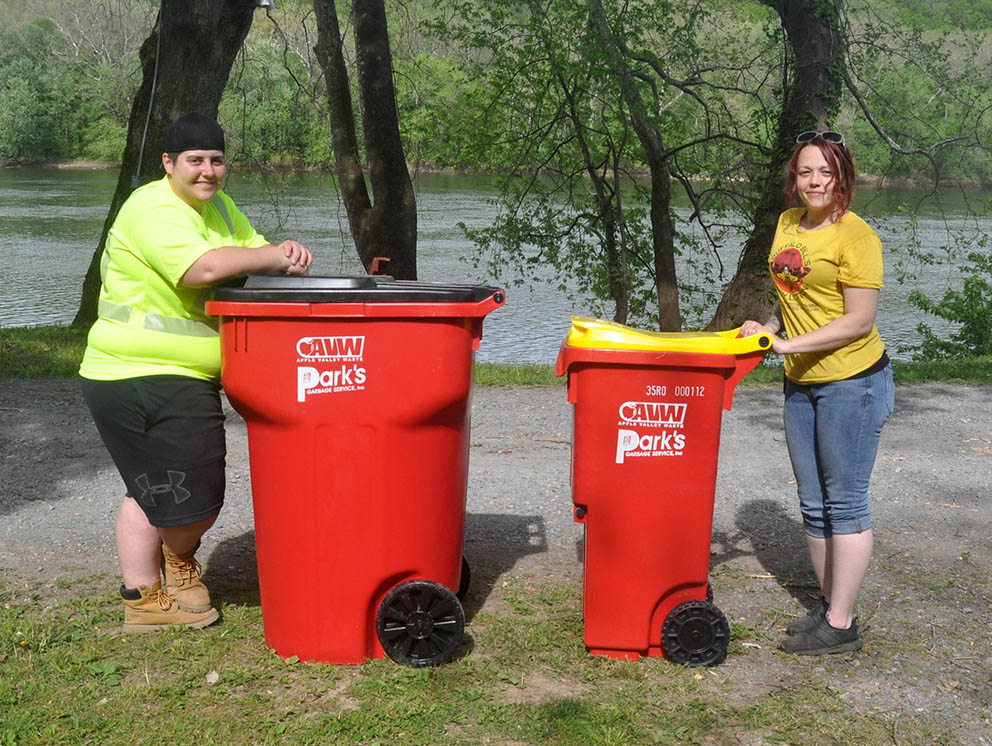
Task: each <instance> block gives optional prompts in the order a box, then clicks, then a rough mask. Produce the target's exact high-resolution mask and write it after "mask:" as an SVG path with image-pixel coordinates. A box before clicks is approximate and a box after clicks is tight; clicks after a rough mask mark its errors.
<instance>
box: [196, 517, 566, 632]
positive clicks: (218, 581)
mask: <svg viewBox="0 0 992 746" xmlns="http://www.w3.org/2000/svg"><path fill="white" fill-rule="evenodd" d="M547 549H548V540H547V531H546V527H545V523H544V518H542V517H541V516H539V515H529V516H517V515H500V514H494V513H469V514H468V515H467V516H466V517H465V552H464V553H465V558H466V560H467V561H468V564H469V571H470V573H471V575H470V582H469V588H468V592H467V593H466V595H465V598H464V599H463V600H462V606H463V608H464V611H465V619H466V621H469V620H470V619H471V618H472V616H474V614H475V612H476V611H478V610H479V609H480V608H481V607H482V606H483V604H485V602H486V599H487V598H489V594H490V593H491V592H492V589H493V586H494V584H495V583H496V580H497V578H499V577H500V576H502V575H503V574H504V573H506V572H508V571H509V570H512V569H513V567H514V566H515V565H516V563H517V562H518V561H519V560H520V559H521V558H523V557H525V556H527V555H531V554H541V553H543V552H546V551H547ZM256 562H257V558H256V555H255V532H254V531H246V532H245V533H243V534H241V535H239V536H235V537H232V538H230V539H225V540H224V541H222V542H220V543H219V544H218V545H217V547H216V548H215V549H214V551H213V552H212V553H211V554H210V557H209V558H208V559H207V563H206V564H207V571H206V573H205V574H204V577H203V582H204V583H205V584H206V585H207V587H209V588H210V591H211V593H212V594H213V595H214V596H215V597H216V598H217V599H219V600H223V601H224V602H226V603H232V604H247V605H258V604H259V603H260V599H259V592H258V566H257V564H256Z"/></svg>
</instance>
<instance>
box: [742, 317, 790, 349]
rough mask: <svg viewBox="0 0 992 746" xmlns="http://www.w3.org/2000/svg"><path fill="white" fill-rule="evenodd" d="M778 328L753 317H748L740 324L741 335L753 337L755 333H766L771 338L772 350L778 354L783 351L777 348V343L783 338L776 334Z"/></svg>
mask: <svg viewBox="0 0 992 746" xmlns="http://www.w3.org/2000/svg"><path fill="white" fill-rule="evenodd" d="M778 333H779V330H778V329H776V328H774V327H773V326H772V325H771V324H762V323H761V322H758V321H754V320H753V319H748V320H747V321H745V322H744V323H743V324H741V332H740V334H741V336H742V337H753V336H754V335H755V334H767V335H768V336H769V337H771V338H772V346H771V350H772V352H777V353H778V354H780V355H781V354H783V351H782V350H781V349H779V344H780V343H781V342H783V341H785V340H783V339H782V338H781V337H779V336H778Z"/></svg>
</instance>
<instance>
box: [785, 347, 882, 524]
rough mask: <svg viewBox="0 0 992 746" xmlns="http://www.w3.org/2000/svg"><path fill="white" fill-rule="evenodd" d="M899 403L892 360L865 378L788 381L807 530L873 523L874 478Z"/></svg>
mask: <svg viewBox="0 0 992 746" xmlns="http://www.w3.org/2000/svg"><path fill="white" fill-rule="evenodd" d="M894 407H895V384H894V383H893V380H892V366H891V365H886V366H885V368H883V369H882V370H880V371H878V372H877V373H874V374H872V375H870V376H866V377H864V378H849V379H845V380H843V381H831V382H829V383H821V384H809V385H803V384H799V383H795V382H793V381H789V380H787V381H786V384H785V415H784V416H785V439H786V443H787V444H788V446H789V458H790V459H791V460H792V471H793V473H794V474H795V476H796V484H797V487H798V491H799V507H800V509H801V510H802V515H803V527H804V529H805V530H806V533H807V534H808V535H810V536H813V537H817V538H824V537H829V536H832V535H833V534H854V533H860V532H862V531H867V530H868V529H870V528H871V512H870V510H869V508H868V482H869V480H870V479H871V472H872V469H873V468H874V466H875V456H876V454H877V453H878V441H879V437H880V436H881V434H882V426H883V425H884V424H885V422H886V420H888V419H889V415H890V414H892V410H893V408H894Z"/></svg>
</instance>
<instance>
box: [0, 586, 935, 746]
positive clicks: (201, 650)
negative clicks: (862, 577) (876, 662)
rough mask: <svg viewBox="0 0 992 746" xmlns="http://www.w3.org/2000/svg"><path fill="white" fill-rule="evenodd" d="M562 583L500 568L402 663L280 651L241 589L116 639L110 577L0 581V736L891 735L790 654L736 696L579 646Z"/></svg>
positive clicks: (906, 738) (434, 740)
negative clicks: (770, 681)
mask: <svg viewBox="0 0 992 746" xmlns="http://www.w3.org/2000/svg"><path fill="white" fill-rule="evenodd" d="M576 585H577V584H576ZM576 585H569V586H565V585H559V584H555V583H548V582H545V581H543V580H541V579H537V578H534V577H530V576H524V575H519V576H517V575H513V576H509V577H508V579H506V581H505V582H503V583H500V584H497V585H496V586H495V587H494V589H493V590H492V592H491V594H490V597H489V598H490V599H492V600H494V601H495V602H496V603H494V604H492V606H493V607H496V608H502V609H505V611H504V612H503V613H500V612H494V611H489V610H487V609H488V607H489V606H490V604H487V606H486V607H484V608H482V609H479V608H477V607H474V608H473V610H474V612H475V613H474V615H473V616H472V617H471V621H470V623H469V625H468V626H467V628H466V633H467V637H468V640H469V641H470V644H466V645H464V649H463V651H462V653H463V654H461V655H459V656H458V657H456V659H455V660H454V661H453V662H452V663H449V664H447V665H445V666H442V667H439V668H435V669H410V668H406V667H403V666H400V665H397V664H395V663H393V662H391V661H388V660H385V659H383V660H376V661H371V662H368V663H366V664H364V665H361V666H347V667H345V666H333V665H326V664H314V663H301V662H298V661H296V660H293V659H290V660H284V659H282V658H279V657H277V656H276V655H275V654H273V653H272V652H270V651H269V650H268V649H267V648H265V646H264V644H263V641H262V640H263V638H262V617H261V610H260V608H259V607H258V606H257V605H256V604H254V603H252V602H248V603H245V604H230V603H229V604H223V603H221V604H220V608H221V611H222V614H223V619H222V621H221V623H219V624H217V625H215V626H213V627H210V628H208V629H205V630H201V631H198V632H185V631H165V632H162V633H157V634H149V635H139V636H126V635H121V634H115V633H113V631H112V630H113V629H114V627H116V626H117V625H119V624H120V614H121V611H120V604H119V600H118V599H117V598H116V596H115V594H114V593H113V591H112V588H113V583H112V581H111V580H110V579H100V578H92V577H91V578H86V579H81V580H80V581H79V582H78V583H76V584H74V587H73V589H72V592H71V594H70V595H66V594H65V593H53V591H52V590H51V589H49V588H45V587H43V586H36V587H27V588H25V587H18V588H13V587H10V586H6V587H5V586H4V585H2V581H0V609H2V611H3V613H2V615H0V744H3V746H35V745H41V744H44V746H55V745H59V744H66V745H77V744H78V745H80V746H82V744H96V743H99V744H106V745H108V746H109V745H113V744H136V743H149V744H150V743H162V742H168V741H176V742H186V741H190V742H196V743H198V744H202V745H203V746H210V745H211V744H216V745H220V744H224V745H225V746H226V745H228V744H234V743H237V744H287V743H291V744H311V743H312V744H323V743H336V744H366V745H367V746H372V745H373V744H383V745H384V744H394V743H402V744H411V745H416V744H451V745H453V746H458V745H461V744H473V745H475V744H500V745H504V744H505V745H511V744H553V745H555V746H580V745H581V746H594V745H597V744H602V745H604V746H608V745H611V744H624V745H628V744H669V745H672V746H674V745H676V744H703V743H707V744H728V745H729V744H737V743H741V742H745V741H746V742H748V743H783V744H793V745H794V746H802V745H804V744H810V745H811V746H812V745H813V744H822V743H836V744H852V743H888V742H890V741H889V740H888V739H889V732H890V730H891V727H892V726H891V721H890V720H888V719H886V718H885V717H884V716H882V715H879V714H873V713H869V714H859V713H858V712H856V710H855V709H853V708H851V707H849V706H848V705H846V704H844V703H843V702H841V701H840V700H838V698H837V696H836V693H835V692H833V691H832V690H829V689H827V688H825V687H824V686H823V685H822V684H818V683H817V679H816V676H815V675H814V674H813V673H812V671H811V670H807V669H804V668H803V667H796V669H795V670H794V671H793V673H792V674H791V675H792V676H793V677H794V678H793V680H792V681H790V685H789V686H788V687H787V688H778V687H776V688H773V689H772V690H771V691H768V692H764V691H763V692H760V693H755V694H748V695H747V696H744V697H742V696H741V693H740V692H735V691H734V690H735V687H736V686H739V684H735V682H733V681H732V680H730V679H728V677H727V676H725V675H721V674H720V669H719V668H718V669H687V668H682V667H679V666H675V665H672V664H670V663H668V662H666V661H664V660H662V659H648V660H642V661H639V662H636V663H629V662H618V661H612V660H607V659H602V658H593V657H591V656H589V655H587V654H586V652H585V649H584V646H583V642H582V637H583V626H582V618H581V608H580V606H581V604H580V600H579V596H578V594H579V593H580V589H579V588H578V587H576ZM242 595H243V596H244V595H250V594H242ZM487 600H488V599H487ZM469 601H470V602H471V601H472V599H471V596H470V598H469ZM520 606H527V607H528V608H529V613H527V614H519V613H516V612H515V611H513V609H514V608H516V607H520ZM740 634H747V631H746V630H745V631H743V632H742V630H741V628H737V629H735V636H739V635H740ZM731 650H732V651H735V652H734V654H735V655H740V656H744V655H748V654H750V653H749V652H748V651H746V650H745V649H743V648H739V649H736V650H735V644H734V642H732V647H731ZM767 655H780V654H777V653H771V652H769V653H767ZM899 727H900V735H901V738H902V740H901V741H900V743H938V742H939V741H936V740H934V734H933V733H931V732H930V731H929V730H928V729H927V728H926V726H925V725H923V724H922V723H918V722H916V721H914V720H913V719H912V718H903V719H901V720H900V723H899ZM755 738H757V739H758V740H754V739H755Z"/></svg>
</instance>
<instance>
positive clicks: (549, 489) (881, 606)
mask: <svg viewBox="0 0 992 746" xmlns="http://www.w3.org/2000/svg"><path fill="white" fill-rule="evenodd" d="M570 410H571V408H570V406H569V405H568V404H567V402H566V400H565V391H564V389H563V388H561V387H534V388H523V387H521V388H514V389H498V388H479V389H476V391H475V392H474V394H473V409H472V449H471V465H470V474H469V484H468V519H467V525H466V548H465V553H466V556H467V557H468V559H469V561H470V563H471V565H472V570H473V588H472V592H471V594H472V598H474V599H477V601H478V603H479V604H480V605H482V606H484V605H485V600H486V597H487V595H488V589H490V588H492V584H493V583H495V582H497V580H498V579H499V578H500V577H501V576H503V575H504V574H506V573H510V572H513V573H524V574H533V575H535V576H538V577H553V578H556V579H561V580H563V581H564V582H574V583H575V584H576V587H577V588H578V587H580V582H581V573H582V570H581V562H580V558H581V546H582V530H581V527H580V526H578V525H577V524H575V523H573V522H572V514H571V501H570V492H569V474H568V469H569V450H570V445H569V443H570V437H571V411H570ZM228 414H229V420H228V451H229V459H228V460H229V467H228V494H227V504H226V506H225V509H224V512H223V513H222V514H221V517H220V519H219V520H218V522H217V524H216V525H215V527H214V528H213V529H212V530H211V531H210V532H209V533H208V534H207V536H206V537H205V538H204V545H203V548H202V549H201V551H200V555H199V556H200V557H201V558H202V559H203V560H204V564H205V565H206V567H207V572H208V575H210V576H212V577H215V578H219V577H222V576H223V575H224V574H225V573H231V572H252V571H253V570H252V569H251V568H252V565H253V562H254V548H253V525H252V511H251V499H250V484H249V476H248V466H247V446H246V433H245V426H244V422H243V421H242V420H241V419H240V417H239V416H238V415H237V414H235V413H234V412H233V410H230V409H229V408H228ZM719 465H720V470H719V477H718V480H717V488H716V502H715V518H714V527H713V541H712V578H713V586H714V589H715V594H716V602H717V604H718V605H719V606H720V608H721V609H722V610H723V611H724V612H725V613H726V614H727V616H728V618H729V619H730V621H731V623H732V624H737V625H739V626H740V628H741V629H743V630H745V632H744V634H745V639H744V643H743V648H741V649H738V650H737V651H736V652H734V653H732V654H731V655H730V656H729V657H728V659H727V661H726V662H725V663H723V664H722V665H721V666H719V667H718V668H716V669H713V670H712V671H713V673H714V676H713V678H714V680H715V681H717V682H722V684H723V685H727V683H728V682H729V685H730V688H731V690H732V691H735V692H738V693H739V694H738V695H736V696H738V697H739V698H740V699H741V702H742V703H747V702H749V701H752V699H751V698H755V697H760V696H763V695H764V694H766V693H767V692H769V691H772V690H775V689H781V688H790V687H793V686H800V685H803V686H808V685H809V682H810V676H812V677H813V681H814V682H815V683H816V685H820V686H823V687H829V688H830V689H831V690H832V691H836V692H837V695H838V696H839V697H840V698H841V699H842V700H844V701H845V702H846V703H848V704H849V706H851V707H852V708H855V709H857V710H859V711H864V712H874V713H882V714H884V715H888V716H891V717H893V739H894V740H893V742H894V743H902V741H900V740H899V739H898V734H897V723H898V718H899V717H900V716H903V715H911V716H913V717H916V718H921V719H923V720H925V721H927V722H928V723H929V724H930V725H931V727H933V728H934V729H935V732H937V733H939V734H944V737H945V739H947V742H949V743H960V744H969V745H971V744H980V745H982V746H990V745H992V645H990V643H992V538H990V537H992V507H990V504H989V497H990V495H992V387H989V386H961V385H946V384H924V385H913V386H901V387H899V388H898V390H897V401H896V412H895V414H894V415H893V416H892V418H891V419H890V421H889V423H888V425H887V426H886V429H885V432H884V434H883V438H882V445H881V449H880V453H879V460H878V464H877V466H876V469H875V476H874V480H873V486H872V490H873V497H872V500H873V519H874V522H875V536H876V544H875V546H876V549H875V555H874V559H873V561H872V567H871V570H870V573H869V577H868V579H867V581H866V584H865V588H864V590H863V592H862V600H861V603H860V608H859V614H860V617H861V623H862V627H863V629H864V639H865V647H864V649H863V650H862V651H861V652H860V653H858V654H855V655H851V656H835V657H830V658H825V659H820V658H813V659H802V660H798V661H797V660H796V659H793V658H790V657H788V656H785V655H782V654H779V653H776V652H774V648H775V643H776V641H777V640H778V637H779V635H780V634H781V630H782V628H783V627H784V624H785V623H786V622H787V620H788V619H789V618H790V617H791V616H792V615H794V614H796V613H798V612H800V611H801V610H802V605H803V604H805V603H808V602H809V601H810V594H811V586H810V584H811V582H812V575H811V574H810V572H809V569H808V566H807V562H806V558H805V550H804V548H803V546H804V545H803V539H802V531H801V527H800V523H799V520H798V508H797V507H796V505H795V494H794V493H795V487H794V484H793V483H792V473H791V469H790V467H789V461H788V456H787V453H786V448H785V443H784V438H783V434H782V427H781V392H780V389H779V388H778V387H776V386H762V387H742V388H740V389H739V390H738V391H737V394H736V399H735V403H734V409H733V411H731V412H725V413H724V418H723V426H722V444H721V448H720V461H719ZM120 494H121V483H120V478H119V477H118V476H117V474H116V472H115V471H114V469H113V465H112V464H111V462H110V460H109V457H108V456H107V454H106V452H105V451H104V449H103V446H102V444H101V442H100V440H99V437H98V435H97V433H96V430H95V429H94V427H93V425H92V423H91V421H90V419H89V415H88V413H87V412H86V409H85V406H84V405H83V403H82V401H81V397H80V396H79V391H78V384H77V382H76V381H72V380H41V381H22V380H0V572H2V573H3V575H4V577H5V578H6V580H7V581H8V582H13V583H17V582H36V581H37V580H39V579H44V580H46V581H47V582H54V581H56V580H71V579H73V578H77V577H79V576H80V575H82V574H86V575H88V574H91V573H100V572H105V573H107V574H108V575H109V576H110V577H111V578H113V577H116V558H115V556H114V553H113V522H114V518H115V515H116V510H117V503H118V499H119V496H120Z"/></svg>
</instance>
